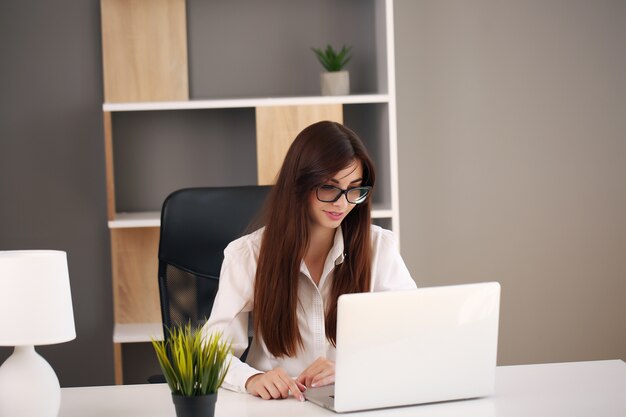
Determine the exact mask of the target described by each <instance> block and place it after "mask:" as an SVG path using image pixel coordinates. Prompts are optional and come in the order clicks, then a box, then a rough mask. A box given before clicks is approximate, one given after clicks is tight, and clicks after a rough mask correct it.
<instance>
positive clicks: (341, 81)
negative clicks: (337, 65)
mask: <svg viewBox="0 0 626 417" xmlns="http://www.w3.org/2000/svg"><path fill="white" fill-rule="evenodd" d="M320 80H321V83H322V95H323V96H346V95H348V94H350V73H349V72H348V71H335V72H323V73H321V74H320Z"/></svg>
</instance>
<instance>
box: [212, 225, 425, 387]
mask: <svg viewBox="0 0 626 417" xmlns="http://www.w3.org/2000/svg"><path fill="white" fill-rule="evenodd" d="M262 236H263V229H259V230H257V231H256V232H254V233H251V234H249V235H246V236H243V237H241V238H239V239H237V240H235V241H233V242H231V243H230V244H229V245H228V247H227V248H226V250H225V251H224V262H223V264H222V271H221V274H220V284H219V290H218V292H217V296H216V298H215V303H214V305H213V310H212V312H211V317H210V318H209V321H208V322H207V323H206V324H205V325H204V327H203V332H205V334H207V335H208V334H210V333H211V332H214V331H222V332H223V333H224V336H225V337H226V338H228V339H230V341H231V342H232V345H233V351H234V354H235V356H233V357H232V361H231V364H230V369H229V370H228V373H227V375H226V378H225V380H224V384H223V387H224V388H227V389H230V390H233V391H239V392H246V389H245V384H246V381H247V380H248V378H250V377H251V376H252V375H255V374H258V373H261V372H266V371H269V370H272V369H274V368H276V367H281V368H283V369H284V370H285V371H286V372H287V374H289V375H291V376H293V377H297V376H298V375H299V374H300V373H301V372H302V371H303V370H304V369H305V368H306V367H307V366H309V365H310V364H311V363H313V361H315V360H316V359H317V358H319V357H325V358H327V359H329V360H332V361H334V360H335V348H334V347H333V345H332V344H331V343H330V342H329V341H328V340H327V339H326V330H325V324H324V312H325V303H327V302H329V297H330V290H331V281H332V277H333V270H334V268H335V265H339V264H340V263H342V262H343V259H344V251H343V234H342V232H341V227H339V228H337V231H336V232H335V241H334V244H333V247H332V248H331V249H330V252H329V253H328V257H327V258H326V262H325V263H324V269H323V272H322V275H321V279H320V282H319V286H317V285H315V283H314V282H313V280H312V279H311V274H310V273H309V271H308V269H307V267H306V265H305V263H304V261H303V262H302V263H301V264H300V281H299V283H298V298H299V303H298V312H297V319H298V327H299V329H300V335H301V337H302V342H303V346H304V347H303V348H299V349H298V354H297V356H295V357H283V358H277V357H275V356H273V355H272V354H271V353H270V352H269V351H268V350H267V348H266V346H265V344H264V343H263V342H262V341H261V340H259V339H260V338H258V337H253V339H252V346H250V351H249V352H248V357H247V359H246V362H247V363H244V362H242V361H240V360H239V359H238V357H239V356H240V355H241V354H242V353H243V352H244V350H245V349H246V348H247V347H248V317H249V314H250V313H251V312H252V309H253V306H254V302H253V299H254V279H255V275H256V266H257V259H258V256H259V248H260V245H261V238H262ZM371 237H372V247H373V251H372V282H371V285H370V288H371V291H390V290H405V289H415V288H416V285H415V282H414V281H413V279H412V278H411V275H410V273H409V271H408V270H407V268H406V266H405V264H404V261H403V260H402V258H401V257H400V253H399V252H398V248H397V246H398V245H397V242H396V240H395V236H394V235H393V233H392V232H390V231H389V230H385V229H382V228H380V227H378V226H374V225H372V228H371ZM267 302H271V303H278V302H281V300H267Z"/></svg>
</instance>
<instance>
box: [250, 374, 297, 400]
mask: <svg viewBox="0 0 626 417" xmlns="http://www.w3.org/2000/svg"><path fill="white" fill-rule="evenodd" d="M246 390H247V391H248V393H250V394H252V395H255V396H257V397H261V398H263V399H264V400H271V399H278V398H287V397H288V396H289V394H290V393H291V394H292V395H293V396H294V397H295V398H296V399H297V400H299V401H304V395H302V392H303V391H305V390H306V387H305V386H304V385H302V384H301V383H300V382H298V381H296V380H295V379H293V378H292V377H290V376H289V375H287V372H285V370H284V369H282V368H274V369H272V370H271V371H267V372H265V373H262V374H256V375H252V376H251V377H250V378H248V381H246Z"/></svg>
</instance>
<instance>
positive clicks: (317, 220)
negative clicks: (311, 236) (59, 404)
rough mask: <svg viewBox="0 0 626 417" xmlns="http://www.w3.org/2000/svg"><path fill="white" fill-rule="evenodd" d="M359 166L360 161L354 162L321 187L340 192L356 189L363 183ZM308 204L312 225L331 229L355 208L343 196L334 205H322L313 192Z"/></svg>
mask: <svg viewBox="0 0 626 417" xmlns="http://www.w3.org/2000/svg"><path fill="white" fill-rule="evenodd" d="M361 165H362V164H361V161H356V160H355V161H354V162H353V163H352V164H350V165H349V166H348V167H346V168H344V169H342V170H341V171H339V172H337V173H336V174H335V175H333V176H332V178H331V179H329V180H328V181H326V182H325V183H324V184H321V185H332V186H334V187H337V188H341V189H342V190H346V189H348V188H353V187H358V186H360V185H361V184H362V182H363V167H362V166H361ZM309 202H310V204H309V206H310V207H309V216H310V219H311V223H312V225H314V226H320V227H324V228H331V229H336V228H337V227H339V225H340V224H341V222H342V221H343V219H344V218H345V217H346V216H347V215H348V213H350V211H351V210H352V209H353V208H354V206H355V205H354V204H350V203H348V200H346V196H345V194H344V195H342V196H341V197H339V199H338V200H337V201H335V202H334V203H324V202H322V201H319V200H318V199H317V196H316V193H315V190H313V192H312V193H311V196H310V197H309Z"/></svg>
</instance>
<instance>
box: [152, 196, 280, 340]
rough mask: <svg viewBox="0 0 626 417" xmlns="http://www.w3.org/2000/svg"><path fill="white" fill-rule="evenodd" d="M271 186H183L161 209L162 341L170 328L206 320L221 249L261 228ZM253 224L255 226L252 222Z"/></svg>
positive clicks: (219, 267) (215, 281)
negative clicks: (261, 217)
mask: <svg viewBox="0 0 626 417" xmlns="http://www.w3.org/2000/svg"><path fill="white" fill-rule="evenodd" d="M270 189H271V187H270V186H244V187H215V188H208V187H207V188H186V189H182V190H178V191H175V192H173V193H172V194H170V195H169V196H168V197H167V198H166V199H165V202H164V203H163V208H162V210H161V236H160V240H159V293H160V297H161V316H162V319H163V329H164V335H165V337H167V336H168V330H167V329H169V328H170V327H171V326H173V325H177V324H186V323H188V322H191V324H192V326H200V325H202V324H203V323H204V321H205V320H206V319H208V317H209V315H210V313H211V309H212V308H213V300H214V298H215V295H216V293H217V288H218V283H219V276H220V269H221V267H222V261H223V260H224V249H225V248H226V246H227V245H228V243H230V242H231V241H233V240H235V239H236V238H238V237H240V236H243V235H244V234H246V233H249V232H251V231H253V230H254V229H256V228H258V226H260V224H259V221H260V214H261V209H262V206H263V204H264V202H265V198H266V197H267V194H268V192H269V190H270ZM255 221H256V224H254V222H255Z"/></svg>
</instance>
